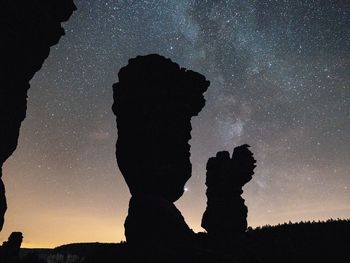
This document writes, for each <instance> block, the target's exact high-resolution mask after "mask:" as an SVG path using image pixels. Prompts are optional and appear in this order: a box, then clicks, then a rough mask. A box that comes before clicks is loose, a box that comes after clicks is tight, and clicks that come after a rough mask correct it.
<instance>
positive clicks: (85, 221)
mask: <svg viewBox="0 0 350 263" xmlns="http://www.w3.org/2000/svg"><path fill="white" fill-rule="evenodd" d="M75 2H76V5H77V7H78V10H77V11H76V12H75V13H74V14H73V16H72V18H71V19H70V20H69V21H68V22H67V23H65V25H64V27H65V29H66V36H64V37H63V38H62V39H61V41H60V43H59V44H58V45H57V46H55V47H53V48H52V49H51V53H50V57H49V58H48V59H47V60H46V62H45V64H44V65H43V68H42V70H41V71H40V72H38V73H37V74H36V76H35V77H34V79H33V80H32V81H31V86H32V87H31V89H30V92H29V98H28V111H27V118H26V119H25V121H24V122H23V124H22V128H21V134H20V138H19V145H18V148H17V150H16V151H15V153H14V154H13V155H12V157H11V158H10V159H9V160H8V161H7V162H6V163H5V166H4V170H3V178H4V182H5V185H6V189H7V198H8V206H9V208H8V210H7V213H6V221H5V226H4V230H3V231H2V232H1V233H0V241H3V240H5V239H7V237H8V235H9V234H10V233H11V232H12V231H22V232H23V234H24V244H23V246H24V247H53V246H56V245H60V244H64V243H71V242H94V241H99V242H119V241H120V240H123V239H125V238H124V234H123V233H124V228H123V223H124V219H125V217H126V213H127V207H128V200H129V198H130V194H129V191H128V188H127V186H126V184H125V182H124V180H123V177H122V176H121V174H120V172H119V170H118V167H117V163H116V159H115V154H114V153H115V142H116V139H117V130H116V127H115V126H116V123H115V117H114V115H113V114H112V111H111V106H112V84H113V83H115V82H117V80H118V77H117V73H118V71H119V69H120V68H121V67H123V66H125V65H126V64H127V61H128V59H129V58H131V57H135V56H136V55H144V54H149V53H159V54H161V55H164V56H166V57H169V58H171V59H172V60H173V61H175V62H177V63H178V64H180V65H181V66H183V67H186V68H189V69H192V70H195V71H197V72H199V73H201V74H203V75H205V76H206V77H207V79H209V80H210V81H211V85H210V87H209V90H208V92H207V93H206V94H205V96H206V99H207V103H206V106H205V108H204V109H203V110H202V112H201V113H200V115H199V116H198V117H196V118H193V121H192V125H193V131H192V140H191V141H190V144H191V146H192V148H191V160H192V164H193V172H192V177H191V179H190V180H189V181H188V183H187V185H186V187H187V189H188V190H187V191H186V192H185V194H184V195H183V197H182V198H181V199H180V200H179V201H177V202H176V205H177V207H178V208H179V209H180V210H181V212H182V213H183V215H184V217H185V219H186V221H187V223H188V224H189V225H190V227H191V228H193V229H194V230H195V231H202V229H201V227H200V221H201V217H202V214H203V212H204V210H205V205H206V204H205V202H206V196H205V185H204V181H205V165H206V162H207V160H208V158H209V157H211V156H213V155H215V153H216V152H217V151H221V150H229V151H230V152H232V149H233V147H234V146H237V145H239V144H243V143H248V144H250V145H251V150H252V151H253V152H254V154H255V158H256V159H257V160H258V162H257V165H258V166H257V168H256V170H255V172H256V173H255V175H254V178H253V180H252V181H251V182H250V183H249V184H248V185H246V186H245V188H244V198H245V199H246V205H247V206H248V208H249V216H248V223H249V225H250V226H253V227H255V226H258V225H265V224H277V223H283V222H286V221H289V220H290V221H293V222H296V221H300V220H325V219H328V218H349V217H350V153H349V149H350V4H349V1H346V0H338V1H317V0H315V1H309V0H304V1H298V0H284V1H277V0H276V1H274V0H272V1H267V0H259V1H245V0H244V1H243V0H241V1H237V0H230V1H220V0H215V1H214V0H213V1H204V0H190V1H184V0H160V1H156V0H149V1H145V0H142V1H141V0H137V1H136V0H134V1H132V0H128V1H126V0H124V1H122V0H120V1H117V0H114V1H112V0H104V1H102V0H76V1H75Z"/></svg>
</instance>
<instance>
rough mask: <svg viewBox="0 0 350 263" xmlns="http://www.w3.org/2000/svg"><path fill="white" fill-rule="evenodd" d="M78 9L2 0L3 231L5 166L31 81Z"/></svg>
mask: <svg viewBox="0 0 350 263" xmlns="http://www.w3.org/2000/svg"><path fill="white" fill-rule="evenodd" d="M75 9H76V7H75V5H74V3H73V0H32V1H28V0H17V1H13V0H0V28H1V33H0V57H1V61H0V127H1V128H0V231H1V229H2V226H3V223H4V214H5V211H6V208H7V207H6V198H5V187H4V184H3V182H2V180H1V176H2V165H3V163H4V162H5V160H6V159H7V158H8V157H9V156H10V155H11V154H12V153H13V151H14V150H15V149H16V147H17V140H18V135H19V130H20V127H21V122H22V121H23V120H24V118H25V116H26V109H27V91H28V89H29V88H30V85H29V81H30V80H31V79H32V78H33V76H34V74H35V73H36V72H37V71H38V70H39V69H40V68H41V66H42V64H43V62H44V60H45V59H46V58H47V57H48V55H49V52H50V47H51V46H53V45H55V44H57V43H58V41H59V39H60V38H61V36H63V35H64V30H63V28H62V27H61V22H64V21H67V20H68V18H69V17H70V16H71V14H72V12H73V11H74V10H75Z"/></svg>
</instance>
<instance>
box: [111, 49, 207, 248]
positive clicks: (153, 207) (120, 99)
mask: <svg viewBox="0 0 350 263" xmlns="http://www.w3.org/2000/svg"><path fill="white" fill-rule="evenodd" d="M118 76H119V82H118V83H116V84H114V85H113V91H114V104H113V111H114V113H115V114H116V117H117V128H118V140H117V145H116V156H117V161H118V166H119V169H120V171H121V172H122V174H123V176H124V178H125V181H126V183H127V185H128V187H129V189H130V192H131V194H132V199H131V200H130V203H129V214H128V217H127V219H126V222H125V234H126V239H127V241H128V243H129V244H133V243H134V244H142V243H145V244H147V243H149V244H152V242H153V243H154V244H160V243H162V242H163V243H164V244H166V243H171V242H174V243H176V241H175V240H183V241H184V240H186V238H184V237H185V236H187V237H189V236H190V235H191V233H192V231H190V229H189V228H188V226H187V224H186V223H185V221H184V219H183V217H182V215H181V213H180V211H178V210H177V208H176V207H175V205H174V204H173V202H175V201H176V200H178V199H179V198H180V197H181V195H182V194H183V192H184V185H185V183H186V181H187V180H188V179H189V178H190V176H191V172H192V166H191V163H190V145H189V144H188V141H189V140H190V139H191V129H192V127H191V118H192V116H196V115H197V114H198V113H199V112H200V110H201V109H202V107H203V106H204V104H205V99H204V96H203V93H204V92H205V91H206V90H207V88H208V86H209V81H207V80H206V79H205V77H204V76H202V75H200V74H198V73H196V72H193V71H190V70H186V69H184V68H180V67H179V65H178V64H176V63H174V62H172V61H171V60H170V59H166V58H164V57H162V56H160V55H156V54H151V55H147V56H138V57H136V58H134V59H130V60H129V64H128V65H127V66H126V67H124V68H122V69H121V70H120V72H119V74H118ZM151 240H153V241H151ZM160 241H162V242H160Z"/></svg>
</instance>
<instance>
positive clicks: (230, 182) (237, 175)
mask: <svg viewBox="0 0 350 263" xmlns="http://www.w3.org/2000/svg"><path fill="white" fill-rule="evenodd" d="M248 147H249V146H248V145H247V144H244V145H241V146H239V147H236V148H235V149H234V151H233V154H232V158H231V157H230V154H229V153H228V152H227V151H223V152H218V153H217V154H216V157H212V158H210V159H209V160H208V163H207V179H206V185H207V187H208V188H207V192H206V195H207V198H208V201H207V209H206V211H205V212H204V214H203V218H202V227H203V228H204V229H206V230H207V232H208V235H209V237H210V238H212V239H213V240H215V241H216V240H221V241H222V242H223V243H228V242H229V240H228V239H232V238H234V237H235V236H237V235H240V234H242V233H244V232H245V231H246V229H247V215H248V209H247V207H246V206H245V204H244V199H243V198H242V197H241V194H242V193H243V190H242V187H243V186H244V185H245V184H246V183H247V182H249V181H250V180H251V179H252V176H253V174H254V168H255V167H256V165H255V163H256V160H255V159H254V158H253V154H252V152H251V151H250V150H249V149H248Z"/></svg>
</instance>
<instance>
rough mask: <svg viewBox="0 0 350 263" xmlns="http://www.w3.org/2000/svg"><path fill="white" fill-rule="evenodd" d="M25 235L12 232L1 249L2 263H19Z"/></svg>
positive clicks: (0, 257)
mask: <svg viewBox="0 0 350 263" xmlns="http://www.w3.org/2000/svg"><path fill="white" fill-rule="evenodd" d="M22 240H23V235H22V233H21V232H12V233H11V235H10V236H9V238H8V240H7V241H5V242H4V243H3V244H2V246H1V247H0V260H2V261H1V262H9V263H11V262H19V251H20V248H21V244H22Z"/></svg>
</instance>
